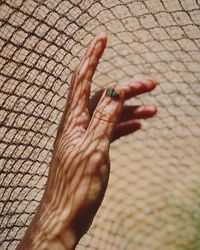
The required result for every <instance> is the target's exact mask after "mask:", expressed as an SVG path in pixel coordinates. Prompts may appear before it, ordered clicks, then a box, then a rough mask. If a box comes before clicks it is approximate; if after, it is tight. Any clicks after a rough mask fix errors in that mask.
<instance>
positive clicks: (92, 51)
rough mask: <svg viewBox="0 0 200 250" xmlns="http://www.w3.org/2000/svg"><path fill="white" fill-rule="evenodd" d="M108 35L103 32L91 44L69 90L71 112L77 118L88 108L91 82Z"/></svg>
mask: <svg viewBox="0 0 200 250" xmlns="http://www.w3.org/2000/svg"><path fill="white" fill-rule="evenodd" d="M106 42H107V34H106V32H105V31H101V32H100V33H99V34H98V35H97V36H96V37H95V38H94V40H93V41H92V42H91V44H90V46H89V48H88V49H87V51H86V53H85V55H84V57H83V58H82V60H81V62H80V64H79V65H78V67H77V68H76V70H75V72H74V74H73V76H72V80H71V84H70V89H69V96H68V105H69V110H70V111H71V112H73V113H74V114H75V115H76V117H78V116H79V115H80V112H82V111H83V112H84V110H85V109H87V107H88V102H89V95H90V88H91V80H92V77H93V75H94V73H95V70H96V67H97V65H98V62H99V59H100V58H101V55H102V54H103V51H104V49H105V47H106Z"/></svg>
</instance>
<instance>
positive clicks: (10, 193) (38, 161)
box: [0, 0, 200, 250]
mask: <svg viewBox="0 0 200 250" xmlns="http://www.w3.org/2000/svg"><path fill="white" fill-rule="evenodd" d="M102 26H104V27H106V29H107V31H108V34H109V40H108V46H107V49H106V50H105V53H104V55H103V58H102V60H101V62H100V64H99V66H98V69H97V72H96V74H95V77H94V83H93V89H92V91H93V92H94V91H96V90H98V89H99V88H101V87H104V86H105V85H107V84H108V83H110V82H113V81H120V80H122V79H127V78H132V77H137V76H139V75H141V74H143V75H150V76H152V77H154V78H155V79H157V80H158V82H159V84H158V87H157V89H156V90H154V91H153V92H152V93H151V94H145V95H144V96H142V98H136V99H135V100H131V101H129V102H130V103H131V104H156V105H157V106H158V111H159V112H158V114H157V116H156V117H155V118H153V119H150V120H148V121H147V120H145V121H144V122H143V128H142V129H141V130H140V131H138V132H136V133H135V134H133V135H129V136H127V137H124V138H121V139H120V140H118V141H117V142H115V143H113V145H112V149H111V162H112V166H111V175H110V181H109V186H108V189H107V192H106V196H105V199H104V201H103V204H102V206H101V208H100V210H99V211H98V213H97V216H96V218H95V221H94V223H93V225H92V227H91V229H90V230H89V232H88V233H87V234H86V235H85V236H84V237H83V239H82V240H81V241H80V243H79V245H78V247H77V249H78V250H83V249H91V250H94V249H101V250H102V249H108V250H118V249H120V250H123V249H128V250H133V249H134V250H161V249H162V250H165V249H166V250H198V249H200V151H199V149H200V82H199V79H200V29H199V26H200V2H199V0H188V1H185V0H167V1H164V0H111V1H108V0H102V1H100V0H57V1H54V0H1V2H0V62H1V63H0V86H1V87H0V97H1V98H0V101H1V111H0V113H1V115H0V120H1V133H0V135H1V139H0V150H1V164H0V166H1V172H0V183H1V184H0V198H1V201H0V214H1V217H0V249H1V250H6V249H9V250H10V249H15V247H16V246H17V244H18V243H19V241H20V239H21V238H22V236H23V234H24V232H25V230H26V228H27V227H28V225H29V223H30V221H31V218H32V217H33V215H34V212H35V209H36V207H37V205H38V203H39V201H40V199H41V196H42V193H43V190H44V186H45V183H46V180H47V173H48V164H49V161H50V158H51V151H52V144H53V141H54V138H55V135H56V129H57V126H58V123H59V121H60V117H61V114H62V110H63V107H64V105H65V101H66V95H67V89H68V86H69V81H70V77H71V74H72V72H73V69H74V68H75V66H76V65H77V63H78V62H79V59H80V58H81V56H82V55H83V53H84V51H85V49H86V47H87V45H88V44H89V42H90V41H91V39H92V38H93V37H94V35H95V34H96V33H97V31H98V30H99V29H100V27H102Z"/></svg>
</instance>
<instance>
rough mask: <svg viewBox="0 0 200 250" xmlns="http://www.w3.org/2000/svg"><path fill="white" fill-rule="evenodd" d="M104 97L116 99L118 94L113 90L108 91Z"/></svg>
mask: <svg viewBox="0 0 200 250" xmlns="http://www.w3.org/2000/svg"><path fill="white" fill-rule="evenodd" d="M106 95H107V96H109V97H113V98H118V97H119V94H118V93H117V91H116V90H115V89H108V90H107V91H106Z"/></svg>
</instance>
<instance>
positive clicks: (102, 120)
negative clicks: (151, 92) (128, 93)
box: [86, 84, 124, 146]
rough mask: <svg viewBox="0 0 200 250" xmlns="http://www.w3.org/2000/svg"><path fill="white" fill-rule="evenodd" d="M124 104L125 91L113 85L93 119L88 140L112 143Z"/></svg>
mask: <svg viewBox="0 0 200 250" xmlns="http://www.w3.org/2000/svg"><path fill="white" fill-rule="evenodd" d="M123 103H124V91H123V90H122V87H120V86H119V85H116V84H115V85H111V86H110V87H109V88H107V89H106V90H105V91H104V93H103V95H102V97H101V99H100V101H99V103H98V105H97V107H96V109H95V111H94V113H93V116H92V118H91V121H90V124H89V126H88V129H87V131H86V138H87V139H89V140H91V141H93V140H97V142H98V143H99V144H100V146H101V143H102V140H104V141H105V140H106V141H107V142H108V143H110V142H111V139H112V135H113V132H114V129H115V126H116V124H117V122H118V120H119V118H120V115H121V112H122V108H123Z"/></svg>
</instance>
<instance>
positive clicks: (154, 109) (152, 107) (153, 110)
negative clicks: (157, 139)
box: [148, 106, 158, 115]
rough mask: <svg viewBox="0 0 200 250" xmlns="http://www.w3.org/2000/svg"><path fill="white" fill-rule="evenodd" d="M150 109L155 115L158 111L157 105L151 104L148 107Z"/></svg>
mask: <svg viewBox="0 0 200 250" xmlns="http://www.w3.org/2000/svg"><path fill="white" fill-rule="evenodd" d="M148 111H149V112H150V113H151V114H153V115H155V114H156V113H157V111H158V110H157V107H156V106H149V107H148Z"/></svg>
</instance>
